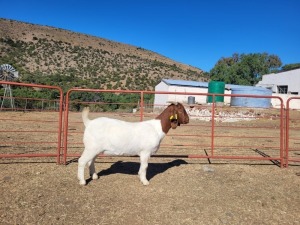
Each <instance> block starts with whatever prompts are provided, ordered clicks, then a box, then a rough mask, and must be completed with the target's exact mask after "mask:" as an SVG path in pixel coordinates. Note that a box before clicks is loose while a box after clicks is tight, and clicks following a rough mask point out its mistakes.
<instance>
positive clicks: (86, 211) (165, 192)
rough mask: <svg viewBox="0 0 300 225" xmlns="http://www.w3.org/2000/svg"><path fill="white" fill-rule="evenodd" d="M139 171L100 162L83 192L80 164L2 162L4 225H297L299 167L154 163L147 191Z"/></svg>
mask: <svg viewBox="0 0 300 225" xmlns="http://www.w3.org/2000/svg"><path fill="white" fill-rule="evenodd" d="M2 115H4V114H2ZM78 117H80V115H78ZM18 118H19V115H18ZM3 124H4V122H3V123H2V126H4V125H3ZM78 126H82V125H81V124H80V125H78ZM14 129H16V127H14ZM76 129H77V128H76V127H75V125H74V127H73V128H72V130H73V131H74V130H76ZM180 129H182V130H184V129H185V128H180ZM189 129H191V128H189ZM192 129H194V128H193V127H192ZM182 130H181V131H180V132H182ZM178 132H179V131H178ZM175 134H176V133H175ZM1 135H2V136H1V138H8V139H9V140H14V139H13V138H14V136H16V135H19V137H20V135H21V134H18V133H15V134H12V133H10V134H9V136H7V135H6V136H5V135H4V134H1ZM22 135H23V133H22ZM22 135H21V136H22ZM74 135H75V134H74ZM76 135H80V134H76ZM72 137H73V136H72V134H71V136H70V139H71V141H72ZM23 139H26V137H23ZM74 139H76V136H74ZM170 141H172V139H170ZM270 142H271V143H272V144H273V142H272V141H271V140H270ZM175 143H177V142H175ZM276 144H277V143H276ZM247 145H248V143H246V144H245V146H247ZM1 147H2V148H3V149H4V146H1ZM160 153H164V149H161V150H160ZM138 168H139V163H138V158H136V157H123V158H122V157H121V158H120V157H118V158H117V157H106V158H99V159H97V162H96V169H97V171H98V174H99V176H100V178H99V179H98V180H93V181H90V180H89V182H88V184H87V185H86V186H80V185H79V183H78V180H77V177H76V175H77V162H76V160H74V161H72V162H71V163H70V164H68V165H66V166H64V165H57V164H56V163H55V159H52V158H45V159H40V158H30V159H0V187H1V189H0V191H1V192H0V199H1V201H0V224H1V225H2V224H3V225H5V224H109V225H111V224H136V225H143V224H149V225H150V224H151V225H154V224H157V225H160V224H162V225H165V224H172V225H173V224H175V225H176V224H191V225H194V224H195V225H198V224H206V225H207V224H272V225H273V224H300V213H299V212H300V166H299V165H298V166H295V165H290V166H289V168H284V169H281V168H279V167H278V166H277V165H274V164H273V163H272V162H269V161H263V162H257V161H246V162H245V161H232V160H231V161H230V162H228V161H222V160H207V159H190V158H176V157H175V158H172V157H170V158H162V157H152V158H151V159H150V163H149V169H148V174H147V177H148V179H149V180H150V185H149V186H143V185H142V184H141V183H140V181H139V179H138V177H137V172H138ZM86 177H88V174H87V171H86Z"/></svg>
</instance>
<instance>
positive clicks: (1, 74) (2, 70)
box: [0, 64, 19, 81]
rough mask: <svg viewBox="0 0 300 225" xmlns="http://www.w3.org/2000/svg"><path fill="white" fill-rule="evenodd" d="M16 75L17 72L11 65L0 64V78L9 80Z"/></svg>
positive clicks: (17, 75)
mask: <svg viewBox="0 0 300 225" xmlns="http://www.w3.org/2000/svg"><path fill="white" fill-rule="evenodd" d="M17 77H19V73H18V71H16V70H15V68H14V67H12V66H11V65H9V64H2V65H1V66H0V79H1V80H5V81H11V80H13V79H15V78H17Z"/></svg>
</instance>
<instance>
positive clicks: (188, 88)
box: [154, 79, 230, 107]
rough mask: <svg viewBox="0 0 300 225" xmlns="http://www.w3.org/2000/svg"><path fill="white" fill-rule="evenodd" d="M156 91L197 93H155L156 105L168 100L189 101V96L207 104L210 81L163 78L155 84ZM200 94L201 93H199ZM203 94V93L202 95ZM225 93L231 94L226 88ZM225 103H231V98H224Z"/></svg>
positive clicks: (196, 101) (199, 102)
mask: <svg viewBox="0 0 300 225" xmlns="http://www.w3.org/2000/svg"><path fill="white" fill-rule="evenodd" d="M155 92H183V93H195V94H194V95H193V94H191V95H189V94H187V95H179V94H178V95H177V94H175V93H174V94H155V98H154V105H155V106H156V107H159V106H162V105H165V104H167V103H168V102H182V103H188V98H189V97H190V96H191V97H195V103H196V104H206V102H207V101H206V100H207V92H208V82H200V81H186V80H170V79H163V80H162V81H161V82H160V83H159V84H158V85H156V86H155ZM199 94H200V95H199ZM201 94H203V95H201ZM225 94H230V92H229V91H228V90H226V89H225ZM224 102H225V104H226V103H228V104H229V103H230V98H225V99H224Z"/></svg>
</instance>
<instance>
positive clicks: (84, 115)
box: [82, 107, 91, 126]
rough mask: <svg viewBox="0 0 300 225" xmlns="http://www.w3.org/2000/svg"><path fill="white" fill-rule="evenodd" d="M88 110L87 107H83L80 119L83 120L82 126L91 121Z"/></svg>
mask: <svg viewBox="0 0 300 225" xmlns="http://www.w3.org/2000/svg"><path fill="white" fill-rule="evenodd" d="M89 111H90V108H89V107H85V108H84V109H83V110H82V120H83V123H84V126H87V125H88V124H89V122H90V121H91V120H90V119H89V117H88V115H89Z"/></svg>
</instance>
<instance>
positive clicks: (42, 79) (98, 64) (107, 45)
mask: <svg viewBox="0 0 300 225" xmlns="http://www.w3.org/2000/svg"><path fill="white" fill-rule="evenodd" d="M5 63H8V64H10V65H12V66H13V67H15V69H17V70H18V71H19V74H20V78H19V80H20V81H22V82H34V83H41V84H55V85H63V86H64V87H65V86H79V87H90V88H109V89H128V90H129V89H130V90H154V87H155V85H156V84H158V83H159V82H160V81H161V79H164V78H169V79H184V80H195V81H207V77H205V76H204V75H203V71H202V70H200V69H198V68H195V67H192V66H189V65H184V64H181V63H178V62H175V61H173V60H172V59H169V58H167V57H164V56H162V55H160V54H157V53H155V52H152V51H149V50H146V49H143V48H142V47H135V46H131V45H127V44H122V43H118V42H113V41H110V40H107V39H103V38H99V37H94V36H89V35H85V34H81V33H75V32H72V31H68V30H63V29H58V28H54V27H48V26H40V25H35V24H29V23H24V22H19V21H14V20H7V19H1V18H0V64H5Z"/></svg>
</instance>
